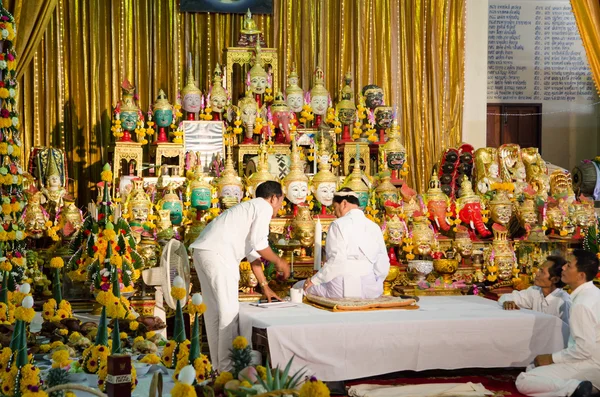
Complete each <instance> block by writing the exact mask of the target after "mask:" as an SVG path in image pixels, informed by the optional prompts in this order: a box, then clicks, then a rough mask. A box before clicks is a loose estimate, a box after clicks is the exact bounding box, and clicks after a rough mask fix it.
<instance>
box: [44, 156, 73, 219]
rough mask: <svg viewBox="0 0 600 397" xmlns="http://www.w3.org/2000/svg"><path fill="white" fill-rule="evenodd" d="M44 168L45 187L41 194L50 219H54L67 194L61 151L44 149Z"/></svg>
mask: <svg viewBox="0 0 600 397" xmlns="http://www.w3.org/2000/svg"><path fill="white" fill-rule="evenodd" d="M45 152H46V153H45V154H46V156H45V157H46V167H45V169H44V170H43V172H44V176H43V178H44V182H45V186H44V187H43V188H42V190H41V192H42V194H43V195H44V196H45V198H46V205H45V207H46V209H47V211H48V213H49V217H50V219H53V220H54V219H55V218H56V214H58V212H59V211H60V209H61V208H62V206H63V205H64V203H63V197H64V195H65V194H66V193H67V191H66V189H65V188H64V186H65V177H64V175H65V163H64V152H63V151H62V150H61V149H52V148H50V149H46V151H45Z"/></svg>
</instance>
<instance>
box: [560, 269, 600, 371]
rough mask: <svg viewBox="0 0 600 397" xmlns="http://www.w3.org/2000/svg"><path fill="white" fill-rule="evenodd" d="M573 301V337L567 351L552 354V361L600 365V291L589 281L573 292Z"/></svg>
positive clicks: (571, 325) (570, 320) (571, 319)
mask: <svg viewBox="0 0 600 397" xmlns="http://www.w3.org/2000/svg"><path fill="white" fill-rule="evenodd" d="M571 300H572V302H573V303H572V305H571V315H570V317H569V326H570V328H571V336H570V337H569V342H568V344H567V347H566V348H565V349H563V350H561V351H558V352H556V353H554V354H552V361H554V362H555V363H574V362H579V361H585V360H593V361H594V362H595V363H596V365H600V289H598V288H597V287H596V286H595V285H594V283H593V282H592V281H589V282H587V283H585V284H582V285H580V286H579V287H577V288H576V289H575V291H573V292H571Z"/></svg>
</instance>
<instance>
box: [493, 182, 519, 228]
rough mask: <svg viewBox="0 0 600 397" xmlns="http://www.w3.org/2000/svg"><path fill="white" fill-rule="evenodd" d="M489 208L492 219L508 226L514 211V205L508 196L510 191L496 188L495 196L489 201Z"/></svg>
mask: <svg viewBox="0 0 600 397" xmlns="http://www.w3.org/2000/svg"><path fill="white" fill-rule="evenodd" d="M489 208H490V213H491V219H492V221H494V222H496V223H498V224H500V225H502V226H505V227H506V226H507V225H508V223H509V222H510V219H511V217H512V213H513V205H512V202H511V201H510V199H509V198H508V192H507V191H506V190H502V189H498V190H496V191H495V194H494V197H493V198H492V200H491V201H490V202H489Z"/></svg>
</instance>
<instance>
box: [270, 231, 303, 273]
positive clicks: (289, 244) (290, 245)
mask: <svg viewBox="0 0 600 397" xmlns="http://www.w3.org/2000/svg"><path fill="white" fill-rule="evenodd" d="M274 246H275V248H277V249H279V250H281V251H283V255H282V258H283V259H285V261H286V262H287V263H289V264H290V278H289V281H296V279H295V278H294V251H295V250H297V249H299V248H300V242H299V241H296V240H284V239H281V240H279V241H278V242H277V243H276V244H274Z"/></svg>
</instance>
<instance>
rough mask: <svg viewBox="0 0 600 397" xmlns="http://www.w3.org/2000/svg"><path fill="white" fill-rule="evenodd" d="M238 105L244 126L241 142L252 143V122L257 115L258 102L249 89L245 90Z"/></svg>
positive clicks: (253, 122) (254, 121)
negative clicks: (244, 130) (244, 94)
mask: <svg viewBox="0 0 600 397" xmlns="http://www.w3.org/2000/svg"><path fill="white" fill-rule="evenodd" d="M238 107H239V108H240V113H241V118H242V122H243V123H244V126H245V127H246V133H245V138H244V142H243V143H252V136H253V135H254V124H255V123H256V117H257V116H258V104H257V103H256V100H255V99H254V97H253V96H252V93H251V92H250V91H247V92H246V96H245V97H244V98H243V99H241V100H240V101H239V102H238ZM259 132H260V131H259Z"/></svg>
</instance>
